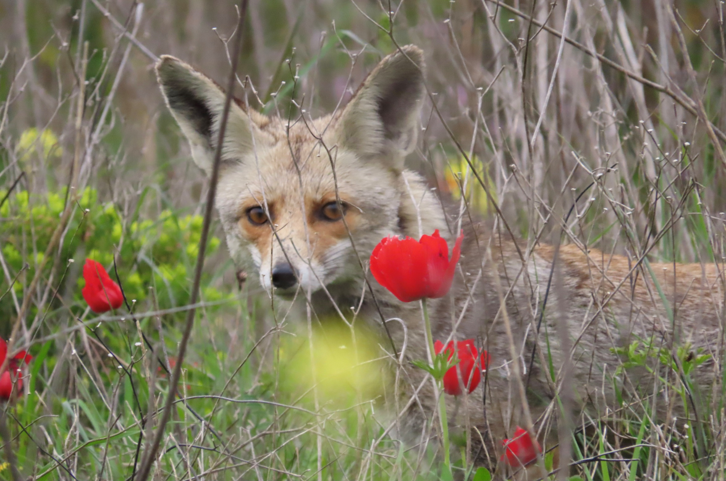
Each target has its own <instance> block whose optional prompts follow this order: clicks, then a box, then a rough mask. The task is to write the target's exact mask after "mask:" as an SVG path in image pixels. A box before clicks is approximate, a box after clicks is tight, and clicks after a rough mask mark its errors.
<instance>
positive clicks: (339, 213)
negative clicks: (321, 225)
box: [320, 202, 346, 222]
mask: <svg viewBox="0 0 726 481" xmlns="http://www.w3.org/2000/svg"><path fill="white" fill-rule="evenodd" d="M345 210H346V205H345V204H342V203H341V204H338V203H337V202H328V203H327V204H325V205H324V206H323V208H322V209H320V214H321V216H322V218H323V219H325V220H327V221H330V222H335V221H338V220H340V219H342V218H343V216H344V215H345Z"/></svg>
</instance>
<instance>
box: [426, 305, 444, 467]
mask: <svg viewBox="0 0 726 481" xmlns="http://www.w3.org/2000/svg"><path fill="white" fill-rule="evenodd" d="M421 310H422V311H423V317H424V326H425V328H426V342H427V344H428V346H427V347H428V349H427V350H428V352H429V362H430V363H433V357H434V356H435V354H434V339H433V334H432V331H431V319H430V318H429V311H428V308H427V306H426V299H421ZM439 382H440V381H439V380H438V379H435V380H434V386H435V388H436V389H435V391H434V395H435V396H436V397H437V398H438V399H439V419H440V420H441V441H442V443H443V444H444V464H445V465H446V467H447V468H451V455H450V453H449V423H448V421H447V419H446V399H445V398H444V395H443V393H441V392H440V389H439Z"/></svg>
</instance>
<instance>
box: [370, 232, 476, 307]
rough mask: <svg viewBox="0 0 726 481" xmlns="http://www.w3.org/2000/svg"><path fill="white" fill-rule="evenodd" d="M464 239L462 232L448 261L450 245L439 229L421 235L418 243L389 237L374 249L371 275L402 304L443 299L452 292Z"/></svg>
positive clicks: (407, 239)
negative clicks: (428, 299)
mask: <svg viewBox="0 0 726 481" xmlns="http://www.w3.org/2000/svg"><path fill="white" fill-rule="evenodd" d="M463 239H464V233H463V232H462V233H461V234H460V235H459V237H458V238H457V239H456V244H455V245H454V250H453V251H452V252H451V259H449V246H447V245H446V241H445V240H444V239H442V238H441V236H440V235H439V231H438V230H436V231H434V234H433V235H424V236H421V240H419V241H418V242H417V241H416V240H414V239H412V238H410V237H406V238H405V239H403V240H401V239H399V238H398V237H386V238H385V239H383V240H382V241H381V242H379V243H378V245H377V246H376V248H375V249H373V254H371V273H373V277H375V278H376V280H377V281H378V283H379V284H381V285H382V286H383V287H385V288H386V289H388V290H389V291H391V293H392V294H393V295H394V296H396V297H397V298H398V299H399V300H401V301H403V302H411V301H417V300H419V299H423V298H424V297H444V296H445V295H446V293H447V292H449V289H451V282H452V280H453V279H454V269H456V263H457V262H459V256H460V255H461V241H462V240H463Z"/></svg>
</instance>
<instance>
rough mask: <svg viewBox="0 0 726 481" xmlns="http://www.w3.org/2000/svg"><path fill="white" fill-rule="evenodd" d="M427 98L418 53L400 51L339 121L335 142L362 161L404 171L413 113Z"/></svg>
mask: <svg viewBox="0 0 726 481" xmlns="http://www.w3.org/2000/svg"><path fill="white" fill-rule="evenodd" d="M425 92H426V86H425V83H424V60H423V52H422V51H421V49H419V48H418V47H416V46H415V45H407V46H405V47H402V48H401V49H400V50H399V51H398V52H396V53H393V54H391V55H389V56H388V57H386V58H384V59H383V60H381V61H380V63H379V64H378V65H377V66H376V68H375V69H374V70H373V72H371V74H370V75H369V76H368V78H366V79H365V81H364V82H363V85H361V87H360V88H359V89H358V92H357V93H356V94H355V96H354V97H353V99H352V100H351V101H350V103H349V104H348V106H347V107H346V108H345V110H344V111H343V113H342V114H341V117H340V120H339V121H338V127H337V131H338V141H339V142H340V143H341V144H342V145H343V146H345V147H346V148H348V149H351V150H353V151H354V152H356V153H357V154H358V155H360V156H361V157H368V158H373V157H378V158H380V159H383V160H385V161H386V162H387V163H388V166H389V167H390V168H392V169H394V170H397V171H400V170H402V169H403V161H404V158H405V156H406V155H408V154H409V153H411V152H412V151H413V149H414V148H415V147H416V138H417V133H418V113H419V110H420V109H421V100H422V99H423V96H424V93H425Z"/></svg>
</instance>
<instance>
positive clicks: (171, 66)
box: [156, 55, 260, 174]
mask: <svg viewBox="0 0 726 481" xmlns="http://www.w3.org/2000/svg"><path fill="white" fill-rule="evenodd" d="M156 75H157V78H158V81H159V85H160V86H161V91H162V93H163V94H164V98H165V99H166V104H167V105H168V107H169V110H170V111H171V113H172V115H173V116H174V118H175V119H176V121H177V123H178V124H179V127H181V130H182V132H183V133H184V135H185V136H186V137H187V139H188V140H189V143H190V145H191V148H192V156H193V157H194V161H195V162H196V163H197V165H198V166H199V167H201V168H202V169H203V170H204V171H205V172H206V173H207V174H209V173H210V172H211V170H212V162H213V161H214V151H215V149H216V144H217V140H218V138H219V124H220V122H221V118H222V111H223V110H224V102H225V98H226V94H225V92H224V91H223V90H222V88H221V87H219V85H217V84H216V83H214V82H213V81H212V80H211V79H210V78H208V77H207V76H205V75H204V74H202V73H200V72H198V71H196V70H195V69H194V68H192V67H191V66H189V65H187V64H186V63H184V62H182V61H181V60H179V59H177V58H174V57H171V56H169V55H164V56H162V57H161V59H160V60H159V62H158V63H157V64H156ZM255 114H256V115H257V116H260V114H257V113H256V112H255ZM252 127H253V125H252V123H251V122H250V116H249V115H248V114H247V113H246V112H245V111H244V110H242V108H240V106H239V105H238V104H237V103H236V102H234V101H233V102H232V104H231V106H230V111H229V118H228V120H227V127H226V130H225V137H224V142H223V150H222V161H223V162H239V161H241V160H242V158H243V157H244V156H245V155H246V154H248V153H249V152H251V151H252V148H253V142H252V135H253V128H252ZM255 130H256V129H255Z"/></svg>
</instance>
